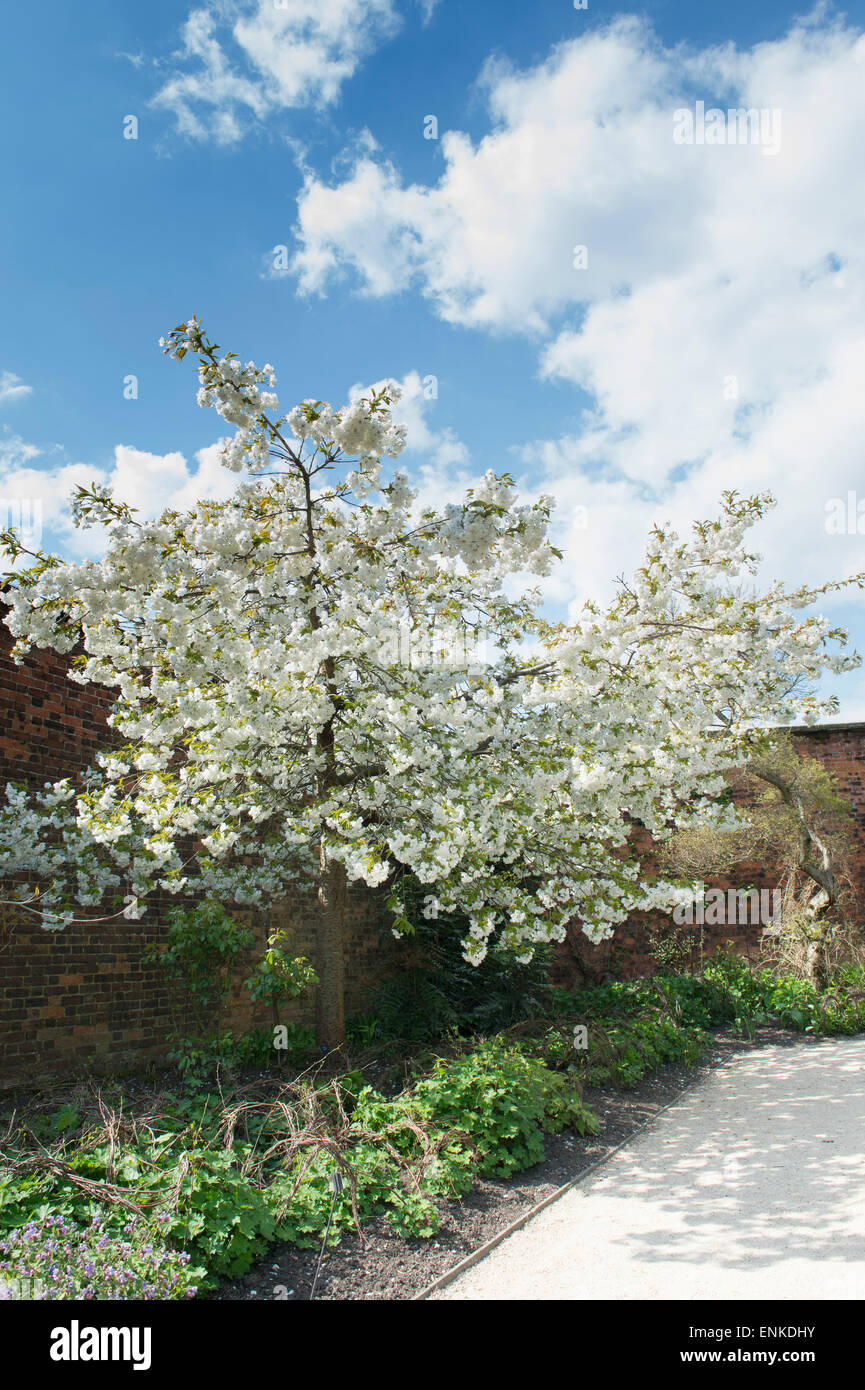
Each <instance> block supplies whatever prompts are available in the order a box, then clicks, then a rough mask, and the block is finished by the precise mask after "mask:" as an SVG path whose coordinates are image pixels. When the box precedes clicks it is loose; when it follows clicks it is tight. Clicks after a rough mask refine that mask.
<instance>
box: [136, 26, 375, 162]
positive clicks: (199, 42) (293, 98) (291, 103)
mask: <svg viewBox="0 0 865 1390" xmlns="http://www.w3.org/2000/svg"><path fill="white" fill-rule="evenodd" d="M399 24H400V20H399V17H398V15H397V14H396V12H395V10H394V7H393V4H392V0H284V2H283V3H281V4H277V3H275V0H223V3H221V4H217V5H215V6H211V7H210V8H208V9H196V10H192V11H191V12H190V14H189V16H188V18H187V20H186V23H185V25H184V27H183V47H182V49H181V50H180V52H179V53H178V54H177V55H176V63H177V66H176V68H175V70H174V71H172V73H171V75H170V76H169V77H168V79H167V80H166V81H165V83H164V84H163V85H162V87H161V88H160V89H159V91H158V92H157V94H156V96H155V97H154V98H153V102H154V105H156V106H158V107H161V108H163V109H165V110H167V111H170V112H172V113H173V115H174V117H175V119H176V121H177V126H178V129H179V130H180V131H181V133H182V134H184V135H187V136H190V137H192V138H195V139H208V138H212V139H215V140H216V141H217V142H219V143H222V144H231V143H233V142H235V141H237V140H239V139H240V138H241V136H242V135H243V134H244V132H245V131H246V130H247V129H248V127H249V126H250V124H253V123H254V122H256V121H260V120H263V119H264V118H265V117H266V116H267V115H268V114H269V113H271V112H274V111H279V110H281V109H286V108H297V107H304V106H312V107H324V106H328V105H331V104H332V103H333V102H335V101H336V100H337V99H338V97H339V94H340V90H341V88H342V85H343V83H344V82H346V81H347V80H348V79H349V78H350V77H351V76H352V75H353V74H354V72H355V71H356V70H357V68H358V66H359V65H360V63H361V62H362V61H363V60H364V58H366V57H367V55H368V54H369V53H371V52H372V51H373V50H374V49H375V48H376V46H377V45H378V44H379V43H381V42H383V41H384V40H385V39H387V38H389V37H390V36H391V35H392V34H393V33H394V32H395V31H396V29H397V28H398V27H399Z"/></svg>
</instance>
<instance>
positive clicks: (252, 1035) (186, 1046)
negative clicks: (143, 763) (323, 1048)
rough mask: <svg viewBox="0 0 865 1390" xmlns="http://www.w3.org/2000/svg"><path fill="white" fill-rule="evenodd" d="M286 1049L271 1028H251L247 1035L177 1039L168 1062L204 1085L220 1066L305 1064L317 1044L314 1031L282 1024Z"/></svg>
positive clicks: (232, 1069) (245, 1066)
mask: <svg viewBox="0 0 865 1390" xmlns="http://www.w3.org/2000/svg"><path fill="white" fill-rule="evenodd" d="M279 1027H280V1029H282V1030H284V1032H283V1033H282V1038H283V1039H284V1041H285V1048H280V1049H279V1053H277V1049H276V1047H275V1043H274V1033H273V1029H271V1028H251V1029H250V1030H249V1031H248V1032H246V1033H237V1034H235V1033H222V1034H216V1033H213V1034H210V1035H209V1036H207V1037H203V1038H196V1037H188V1038H177V1039H175V1043H174V1046H173V1047H172V1049H171V1050H170V1052H169V1053H168V1060H169V1061H170V1062H171V1063H172V1064H173V1065H174V1066H175V1067H176V1068H177V1070H178V1071H180V1072H183V1073H184V1074H185V1075H186V1076H188V1077H189V1078H190V1079H191V1080H194V1081H198V1082H201V1081H203V1080H205V1079H206V1078H207V1077H210V1076H212V1075H213V1074H214V1073H215V1071H216V1069H217V1067H223V1068H225V1070H227V1071H244V1070H246V1069H251V1068H257V1069H263V1068H265V1067H270V1066H272V1065H273V1064H274V1062H275V1061H278V1060H280V1058H284V1059H285V1060H286V1061H288V1062H289V1063H290V1064H295V1063H298V1064H299V1063H301V1062H302V1061H303V1059H304V1057H305V1056H306V1054H307V1053H308V1052H309V1051H310V1049H311V1048H312V1045H313V1032H312V1029H311V1028H307V1027H305V1026H304V1025H303V1024H299V1023H281V1024H280V1025H279Z"/></svg>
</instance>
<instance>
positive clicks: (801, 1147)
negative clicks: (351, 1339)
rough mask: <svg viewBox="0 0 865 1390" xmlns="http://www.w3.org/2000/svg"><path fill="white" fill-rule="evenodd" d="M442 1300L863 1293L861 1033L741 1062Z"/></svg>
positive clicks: (747, 1056) (679, 1105) (691, 1095)
mask: <svg viewBox="0 0 865 1390" xmlns="http://www.w3.org/2000/svg"><path fill="white" fill-rule="evenodd" d="M432 1297H434V1298H436V1299H468V1300H472V1299H644V1298H648V1299H724V1298H730V1299H743V1298H755V1299H794V1298H809V1299H830V1298H841V1299H862V1298H865V1038H863V1037H857V1038H844V1039H826V1040H821V1041H819V1042H815V1043H814V1044H813V1045H812V1046H809V1047H804V1048H795V1049H790V1048H784V1047H776V1046H772V1045H768V1046H758V1047H756V1048H755V1049H754V1050H753V1051H751V1052H748V1053H743V1054H742V1055H740V1056H738V1057H736V1058H733V1059H731V1060H730V1061H729V1062H728V1063H726V1064H725V1065H723V1066H722V1067H720V1068H719V1069H718V1070H717V1071H715V1072H711V1073H709V1074H708V1075H707V1077H706V1079H705V1080H704V1081H702V1082H700V1083H698V1084H697V1085H696V1086H695V1087H693V1089H691V1090H690V1091H688V1092H686V1093H685V1094H684V1095H683V1096H682V1097H681V1098H680V1099H679V1100H677V1101H675V1102H674V1104H673V1105H672V1106H671V1107H670V1109H668V1110H666V1111H664V1112H663V1113H662V1114H661V1115H659V1116H658V1118H657V1119H656V1120H655V1122H654V1123H653V1124H652V1125H651V1127H650V1128H649V1129H648V1130H647V1131H645V1132H644V1133H643V1134H641V1135H640V1136H639V1137H638V1138H636V1139H634V1140H633V1141H632V1142H631V1143H629V1144H628V1145H627V1146H626V1147H625V1148H623V1149H621V1150H619V1152H618V1153H615V1154H613V1155H612V1157H611V1158H610V1159H609V1160H608V1161H607V1162H606V1163H604V1164H603V1166H602V1167H601V1168H600V1169H598V1170H597V1171H596V1172H595V1173H593V1174H592V1175H591V1176H589V1177H588V1178H586V1179H585V1181H584V1182H583V1183H581V1184H579V1185H578V1186H577V1187H575V1188H573V1189H572V1190H571V1191H569V1192H567V1193H566V1194H565V1195H564V1196H563V1197H561V1198H560V1199H559V1200H558V1201H556V1202H554V1203H553V1204H552V1206H550V1207H548V1208H547V1209H546V1210H545V1211H543V1212H541V1213H540V1214H539V1215H538V1216H536V1217H534V1218H533V1219H532V1220H531V1221H530V1222H529V1223H528V1224H527V1225H526V1226H525V1227H523V1228H522V1229H521V1230H518V1231H515V1232H514V1234H513V1235H511V1236H508V1237H507V1239H506V1240H505V1241H503V1242H502V1244H501V1245H499V1246H498V1247H497V1248H496V1249H494V1250H493V1251H492V1252H491V1253H490V1254H489V1255H487V1256H486V1257H485V1258H484V1259H482V1260H481V1261H479V1263H478V1264H476V1265H475V1266H473V1267H472V1268H470V1269H468V1270H467V1271H466V1272H465V1273H464V1274H463V1275H461V1276H460V1277H459V1278H457V1279H456V1280H455V1281H454V1282H453V1283H451V1284H449V1285H448V1286H446V1287H445V1288H443V1289H441V1290H439V1291H438V1292H437V1293H436V1294H434V1295H433V1296H432Z"/></svg>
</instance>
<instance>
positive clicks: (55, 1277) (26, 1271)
mask: <svg viewBox="0 0 865 1390" xmlns="http://www.w3.org/2000/svg"><path fill="white" fill-rule="evenodd" d="M162 1224H163V1225H164V1224H165V1223H162ZM164 1235H165V1232H164V1230H155V1229H154V1228H153V1227H150V1226H148V1225H146V1224H145V1223H144V1222H143V1221H141V1220H140V1219H139V1218H138V1217H135V1216H133V1217H131V1218H127V1220H126V1221H125V1223H124V1225H123V1226H122V1228H121V1230H120V1232H114V1231H112V1230H111V1229H110V1228H109V1227H106V1225H105V1223H104V1221H103V1219H102V1217H101V1216H94V1217H93V1218H92V1219H91V1221H90V1223H89V1224H88V1225H86V1226H81V1225H78V1224H76V1223H75V1222H73V1221H71V1220H69V1219H68V1218H67V1217H65V1216H61V1215H54V1216H47V1217H44V1218H43V1219H42V1220H39V1221H28V1222H27V1223H26V1225H24V1226H20V1227H19V1228H18V1229H17V1230H15V1231H13V1232H12V1233H11V1234H9V1235H7V1236H6V1238H5V1239H2V1240H0V1298H6V1299H10V1298H12V1299H14V1298H16V1297H19V1296H22V1295H23V1296H24V1297H26V1298H32V1299H36V1300H50V1299H155V1298H158V1299H174V1298H194V1297H195V1294H196V1293H197V1287H196V1285H195V1284H194V1283H192V1282H191V1277H190V1269H189V1265H190V1257H189V1255H188V1254H186V1253H185V1252H184V1251H182V1250H174V1249H172V1248H171V1246H169V1245H167V1244H166V1242H165V1239H164Z"/></svg>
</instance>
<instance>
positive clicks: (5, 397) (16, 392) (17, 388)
mask: <svg viewBox="0 0 865 1390" xmlns="http://www.w3.org/2000/svg"><path fill="white" fill-rule="evenodd" d="M32 394H33V387H32V386H28V385H27V384H26V383H25V382H23V381H22V380H21V378H20V376H16V375H15V373H14V372H0V406H3V405H10V404H12V402H14V401H20V400H23V399H24V397H25V396H32Z"/></svg>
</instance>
